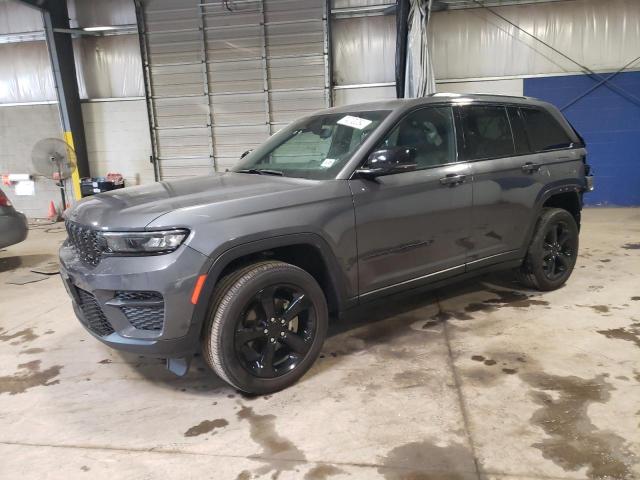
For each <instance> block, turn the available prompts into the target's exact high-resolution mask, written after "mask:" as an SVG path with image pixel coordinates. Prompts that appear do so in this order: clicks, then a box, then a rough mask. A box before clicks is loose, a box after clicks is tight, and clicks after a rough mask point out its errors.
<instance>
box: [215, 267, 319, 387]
mask: <svg viewBox="0 0 640 480" xmlns="http://www.w3.org/2000/svg"><path fill="white" fill-rule="evenodd" d="M327 325H328V309H327V301H326V299H325V296H324V293H323V291H322V289H321V288H320V286H319V285H318V283H317V282H316V280H315V279H314V278H313V277H312V276H311V275H309V273H307V272H306V271H304V270H302V269H301V268H298V267H296V266H294V265H290V264H288V263H284V262H279V261H266V262H260V263H255V264H252V265H249V266H247V267H244V268H241V269H239V270H237V271H235V272H232V273H230V274H229V275H227V276H226V277H224V278H223V279H222V280H221V281H220V282H219V284H218V286H217V287H216V289H215V291H214V293H213V297H212V300H211V308H210V311H209V315H208V318H207V322H206V324H205V327H204V332H203V339H202V344H203V345H202V346H203V348H202V350H203V356H204V359H205V361H206V362H207V363H208V364H209V366H210V367H211V368H212V369H213V370H214V372H215V373H216V374H217V375H218V376H219V377H220V378H222V379H223V380H225V381H226V382H227V383H229V385H231V386H232V387H234V388H236V389H238V390H241V391H243V392H245V393H249V394H255V395H260V394H266V393H272V392H276V391H278V390H282V389H283V388H286V387H289V386H290V385H293V384H294V383H295V382H296V381H298V379H300V377H302V376H303V375H304V374H305V373H306V372H307V371H308V370H309V368H311V366H312V365H313V363H314V362H315V360H316V358H317V357H318V355H319V354H320V349H321V348H322V344H323V343H324V339H325V337H326V334H327Z"/></svg>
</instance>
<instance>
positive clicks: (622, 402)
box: [0, 209, 640, 480]
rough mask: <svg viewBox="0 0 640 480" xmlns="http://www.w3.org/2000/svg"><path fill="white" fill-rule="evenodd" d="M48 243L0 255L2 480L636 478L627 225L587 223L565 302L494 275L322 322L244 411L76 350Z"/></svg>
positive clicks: (638, 360) (207, 380) (639, 429)
mask: <svg viewBox="0 0 640 480" xmlns="http://www.w3.org/2000/svg"><path fill="white" fill-rule="evenodd" d="M62 239H63V232H62V229H61V228H60V227H59V226H58V227H54V228H45V227H40V228H38V229H34V230H33V231H32V232H31V235H30V238H29V239H28V240H27V241H26V242H24V243H23V244H20V245H16V246H14V247H10V248H8V249H7V250H5V251H2V252H0V285H1V286H0V299H1V302H0V303H1V306H0V458H1V461H0V478H3V479H4V478H11V479H13V478H21V479H22V478H34V479H42V478H65V479H66V478H92V479H102V478H118V479H120V478H131V479H142V478H156V477H161V478H178V479H190V478H194V479H195V478H198V479H202V478H211V479H221V480H224V479H231V480H236V479H237V480H247V479H250V478H273V479H275V478H277V479H281V480H286V479H306V480H321V479H331V480H338V479H347V478H349V479H376V478H383V479H387V480H400V479H407V480H421V479H450V480H454V479H455V480H457V479H467V478H469V479H474V478H476V479H477V478H483V479H485V478H486V479H527V478H545V479H574V478H634V477H640V463H639V462H640V458H639V456H640V210H637V209H636V210H631V209H616V210H605V209H600V210H588V211H586V212H585V215H584V228H583V234H582V239H581V240H582V247H581V256H580V259H579V261H578V266H577V268H576V271H575V273H574V275H573V277H572V279H571V280H570V282H569V283H568V285H567V286H566V287H565V288H562V289H561V290H559V291H556V292H552V293H546V294H539V293H537V292H529V291H523V290H521V289H519V287H518V286H517V285H516V284H514V283H513V282H512V280H511V277H510V276H509V275H499V276H491V277H485V278H481V279H479V280H477V281H475V282H467V283H464V284H461V285H456V286H452V287H448V288H445V289H442V290H440V291H438V292H434V293H429V294H422V295H419V296H413V297H410V298H404V299H394V300H393V301H387V302H385V303H384V305H382V306H380V305H378V306H374V307H370V308H368V309H366V310H362V311H360V312H359V313H358V314H357V315H354V316H353V318H352V319H351V320H349V321H348V322H346V323H343V324H340V325H336V326H334V327H333V329H332V336H331V338H329V340H328V341H327V343H326V346H325V348H324V350H323V355H322V358H321V359H319V361H318V362H317V363H316V365H315V366H314V367H313V369H312V370H311V371H310V372H309V373H308V374H307V375H306V376H305V377H304V378H303V379H302V381H300V382H299V383H298V384H297V385H295V386H294V387H292V388H289V389H288V390H286V391H283V392H281V393H278V394H275V395H271V396H266V397H258V398H248V397H245V396H242V395H240V394H239V393H238V392H236V391H234V390H233V389H231V388H228V387H227V386H225V385H224V384H223V383H222V382H221V381H220V380H218V379H217V378H215V377H214V376H213V374H212V373H211V372H210V371H209V370H208V369H206V368H205V366H204V365H203V364H202V363H201V362H196V364H195V366H194V367H192V370H191V372H190V373H189V375H188V376H187V377H185V378H176V377H173V376H172V375H171V374H169V373H167V372H166V371H165V369H164V367H163V365H162V364H161V363H160V362H159V361H158V360H152V359H143V358H139V357H137V356H131V355H123V354H120V353H117V352H115V351H112V350H110V349H108V348H107V347H105V346H103V345H102V344H100V343H99V342H97V341H95V340H94V339H93V338H91V337H90V336H89V334H87V333H86V332H85V331H84V330H83V329H82V328H81V326H80V325H79V324H78V322H77V320H76V319H75V317H74V315H73V313H72V309H71V305H70V303H69V300H68V299H67V295H66V293H65V291H64V289H63V286H62V284H61V282H60V279H59V277H58V276H57V275H54V276H51V277H48V278H47V279H45V280H43V281H40V282H37V283H30V284H26V285H23V286H17V285H8V284H6V283H5V282H6V281H7V280H8V279H10V278H15V276H16V274H21V272H28V267H30V266H32V265H35V264H42V263H43V262H46V261H48V260H51V259H54V258H55V257H54V255H55V252H56V249H57V246H58V244H59V243H60V242H61V241H62Z"/></svg>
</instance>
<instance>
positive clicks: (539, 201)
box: [521, 183, 584, 259]
mask: <svg viewBox="0 0 640 480" xmlns="http://www.w3.org/2000/svg"><path fill="white" fill-rule="evenodd" d="M583 191H584V186H583V185H581V184H579V183H571V184H567V183H563V184H555V185H549V186H548V187H547V188H546V189H543V190H541V191H540V193H539V195H538V197H537V198H536V201H535V204H534V207H533V211H532V218H531V221H530V222H529V227H528V231H527V236H526V241H525V242H524V244H523V245H522V250H521V256H522V258H523V259H524V256H525V255H526V253H527V251H528V250H529V244H530V243H531V239H532V238H533V234H534V233H535V229H536V225H537V223H538V219H539V218H540V214H541V213H542V209H544V208H549V207H552V208H563V209H564V210H567V211H568V212H569V213H571V215H572V216H573V218H574V219H575V220H576V224H577V225H578V229H579V228H580V220H581V212H582V192H583Z"/></svg>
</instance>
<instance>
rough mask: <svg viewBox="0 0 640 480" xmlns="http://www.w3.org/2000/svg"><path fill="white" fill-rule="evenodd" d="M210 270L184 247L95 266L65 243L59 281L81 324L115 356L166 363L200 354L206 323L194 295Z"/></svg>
mask: <svg viewBox="0 0 640 480" xmlns="http://www.w3.org/2000/svg"><path fill="white" fill-rule="evenodd" d="M209 266H210V261H209V258H208V257H207V256H205V255H203V254H201V253H199V252H197V251H196V250H193V249H192V248H190V247H188V246H186V245H183V246H181V247H180V248H178V249H177V250H176V251H175V252H172V253H170V254H166V255H156V256H140V257H104V258H102V260H101V261H100V263H99V264H98V265H96V266H91V265H87V264H86V263H84V262H82V260H80V257H79V255H78V254H77V253H76V251H75V250H74V248H73V247H71V246H70V245H68V244H67V243H66V242H65V243H64V244H63V245H62V247H61V248H60V275H61V278H62V281H63V283H64V285H65V288H66V289H67V292H68V293H69V296H70V297H71V299H72V303H73V309H74V311H75V313H76V316H77V317H78V319H79V320H80V323H81V324H82V325H83V326H84V327H85V328H86V329H87V330H88V331H89V332H90V333H91V334H92V335H93V336H94V337H96V338H97V339H98V340H100V341H101V342H103V343H105V344H107V345H109V346H110V347H113V348H115V349H117V350H123V351H128V352H133V353H139V354H143V355H151V356H158V357H164V358H167V357H168V358H178V357H183V356H188V355H190V354H192V353H194V351H195V350H196V349H197V348H198V341H199V336H200V327H201V320H202V319H200V318H197V315H195V307H194V305H192V304H191V294H192V292H193V288H194V286H195V283H196V280H197V278H198V276H199V275H201V274H206V273H207V271H208V269H209ZM132 311H133V312H136V313H135V314H133V315H132V314H131V313H130V312H132ZM148 318H152V320H153V322H152V323H149V322H147V321H146V320H147V319H148ZM150 327H153V328H150Z"/></svg>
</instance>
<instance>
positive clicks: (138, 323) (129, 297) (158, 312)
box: [115, 291, 164, 331]
mask: <svg viewBox="0 0 640 480" xmlns="http://www.w3.org/2000/svg"><path fill="white" fill-rule="evenodd" d="M115 298H117V299H118V300H121V301H122V302H123V304H121V305H120V310H122V313H124V314H125V316H126V317H127V320H128V321H129V323H130V324H131V325H133V326H134V327H135V328H137V329H138V330H151V331H159V330H162V327H163V324H164V300H163V298H162V295H161V294H160V293H158V292H133V291H126V292H116V296H115ZM127 303H130V305H127Z"/></svg>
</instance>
